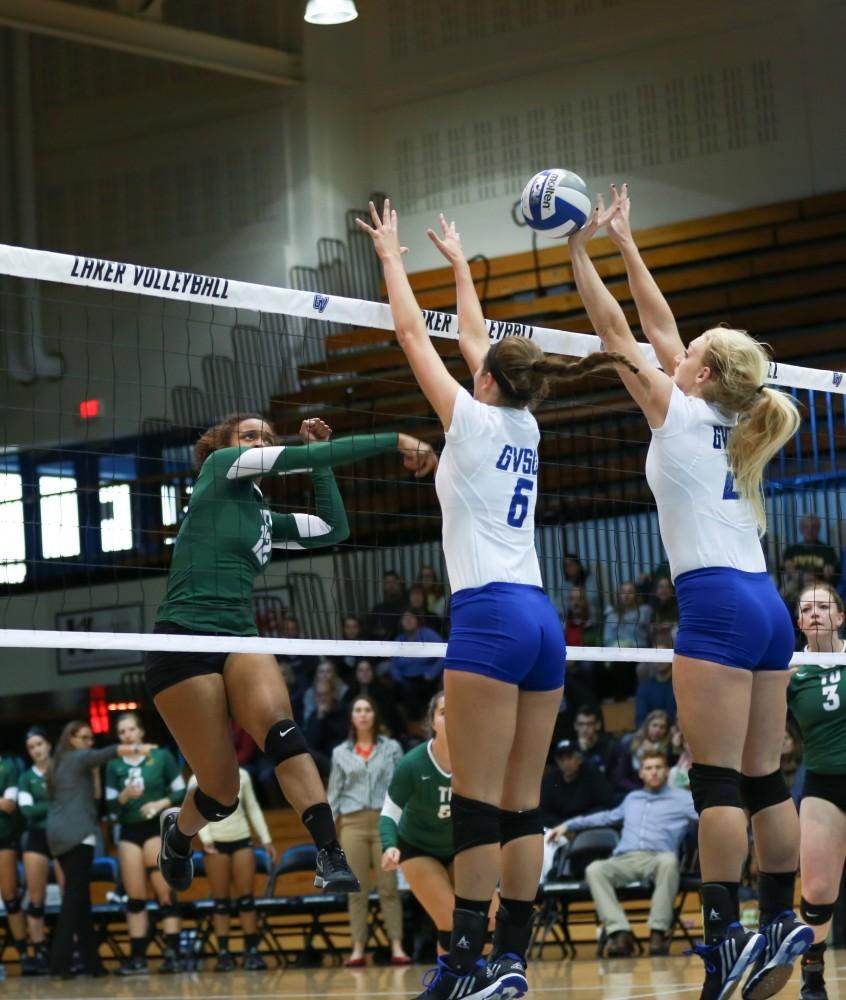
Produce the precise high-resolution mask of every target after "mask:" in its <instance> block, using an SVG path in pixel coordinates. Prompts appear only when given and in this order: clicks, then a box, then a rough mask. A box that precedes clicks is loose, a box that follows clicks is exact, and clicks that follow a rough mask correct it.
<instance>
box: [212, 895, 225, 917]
mask: <svg viewBox="0 0 846 1000" xmlns="http://www.w3.org/2000/svg"><path fill="white" fill-rule="evenodd" d="M213 910H214V912H215V913H218V914H221V915H224V914H225V915H226V916H227V917H228V916H229V900H228V899H216V900H215V901H214V907H213Z"/></svg>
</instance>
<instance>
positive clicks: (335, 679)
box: [303, 656, 348, 722]
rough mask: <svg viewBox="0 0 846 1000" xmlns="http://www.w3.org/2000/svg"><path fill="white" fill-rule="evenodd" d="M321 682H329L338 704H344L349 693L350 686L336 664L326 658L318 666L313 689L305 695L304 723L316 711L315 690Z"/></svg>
mask: <svg viewBox="0 0 846 1000" xmlns="http://www.w3.org/2000/svg"><path fill="white" fill-rule="evenodd" d="M319 681H329V683H330V684H331V685H332V687H333V689H334V692H335V700H336V701H338V702H342V701H343V700H344V695H346V693H347V689H348V686H347V685H346V684H344V682H343V681H342V680H341V678H340V677H339V676H338V671H337V669H336V667H335V664H334V662H333V661H332V660H330V659H329V658H328V657H325V656H324V657H323V658H322V659H321V660H320V661H319V662H318V664H317V669H316V670H315V672H314V681H313V682H312V684H311V687H309V688H308V690H307V691H306V692H305V693H304V694H303V722H308V720H309V718H310V717H311V716H312V715H313V714H314V711H315V709H316V704H315V700H314V689H315V686H316V685H317V684H318V682H319Z"/></svg>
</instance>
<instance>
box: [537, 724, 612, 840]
mask: <svg viewBox="0 0 846 1000" xmlns="http://www.w3.org/2000/svg"><path fill="white" fill-rule="evenodd" d="M553 759H554V761H555V763H554V765H553V766H552V767H551V768H549V769H548V770H547V772H546V774H545V775H544V777H543V782H542V784H541V798H540V807H541V812H542V813H543V825H544V826H545V827H550V826H558V824H559V823H563V822H565V821H566V820H568V819H572V817H573V816H584V815H586V814H587V813H592V812H596V811H597V810H599V809H610V808H611V807H612V806H614V805H616V803H617V796H616V795H615V794H614V790H613V789H612V788H611V785H610V784H609V782H608V779H607V778H606V777H605V775H604V774H602V772H601V771H597V770H596V769H595V768H594V767H592V766H591V765H590V764H586V763H585V762H584V760H583V759H582V755H581V754H580V753H579V748H578V746H577V744H576V742H575V740H559V741H558V742H557V743H556V745H555V749H554V751H553Z"/></svg>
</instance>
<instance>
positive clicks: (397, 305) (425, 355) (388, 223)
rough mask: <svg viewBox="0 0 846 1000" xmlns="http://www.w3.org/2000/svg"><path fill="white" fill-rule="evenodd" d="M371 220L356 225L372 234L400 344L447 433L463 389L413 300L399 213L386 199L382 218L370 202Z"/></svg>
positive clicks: (357, 220)
mask: <svg viewBox="0 0 846 1000" xmlns="http://www.w3.org/2000/svg"><path fill="white" fill-rule="evenodd" d="M370 219H371V221H372V223H373V225H372V226H368V225H367V223H366V222H363V221H362V220H361V219H356V223H357V225H358V227H359V229H362V230H363V231H364V232H366V233H368V234H369V235H370V237H371V238H372V240H373V247H374V249H375V250H376V254H377V255H378V257H379V259H380V260H381V261H382V269H383V271H384V274H385V284H386V285H387V286H388V299H389V301H390V303H391V314H392V315H393V318H394V330H395V331H396V336H397V342H398V343H399V345H400V347H401V348H402V349H403V353H404V354H405V356H406V358H408V363H409V364H410V365H411V370H412V371H413V372H414V377H415V379H417V384H418V385H419V386H420V388H421V389H422V390H423V395H424V396H425V397H426V399H428V400H429V403H430V404H431V406H432V409H433V410H434V411H435V413H437V415H438V418H439V419H440V421H441V423H442V424H443V426H444V430H449V426H450V424H451V423H452V411H453V409H454V407H455V397H456V396H457V395H458V390H459V388H460V386H459V384H458V382H457V381H456V380H455V379H454V378H453V377H452V375H450V373H449V371H448V370H447V367H446V365H445V364H444V363H443V360H442V359H441V356H440V354H438V352H437V351H436V350H435V345H434V344H433V343H432V339H431V337H430V336H429V334H428V333H427V332H426V324H425V323H424V321H423V313H422V312H421V310H420V306H419V305H418V304H417V300H416V299H415V298H414V292H413V291H412V289H411V285H410V283H409V280H408V275H407V274H406V273H405V267H404V266H403V263H402V255H403V252H404V250H405V248H404V247H401V246H400V241H399V233H398V230H397V213H396V212H395V211H393V210H392V209H391V203H390V201H389V200H388V199H387V198H386V199H385V207H384V210H383V213H382V218H381V219H380V218H379V213H378V212H377V211H376V206H375V205H374V204H373V202H372V201H371V202H370Z"/></svg>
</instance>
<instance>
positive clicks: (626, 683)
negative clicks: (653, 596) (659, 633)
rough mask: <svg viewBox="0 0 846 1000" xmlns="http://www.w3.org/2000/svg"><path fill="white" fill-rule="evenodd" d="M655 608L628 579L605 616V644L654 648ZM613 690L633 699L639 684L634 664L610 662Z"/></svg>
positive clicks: (608, 607)
mask: <svg viewBox="0 0 846 1000" xmlns="http://www.w3.org/2000/svg"><path fill="white" fill-rule="evenodd" d="M651 620H652V608H651V607H650V606H649V605H648V604H646V603H644V602H642V601H641V599H640V595H639V594H638V592H637V587H636V586H635V585H634V584H633V583H632V582H631V581H630V580H627V581H626V582H625V583H622V584H621V585H620V589H619V590H618V591H617V599H616V601H615V602H614V603H613V604H609V605H608V606H607V607H606V609H605V613H604V615H603V629H602V644H603V645H604V646H617V647H620V648H624V649H638V648H640V649H644V648H646V647H648V646H649V645H650V636H649V623H650V621H651ZM607 667H608V678H607V682H608V684H609V690H608V691H607V692H606V693H608V694H610V695H611V696H612V697H614V698H615V699H617V700H618V701H619V700H622V699H625V698H629V697H631V695H632V694H633V693H634V688H635V684H636V672H635V667H634V666H633V665H632V663H629V662H622V661H619V660H611V661H609V662H608V665H607Z"/></svg>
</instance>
